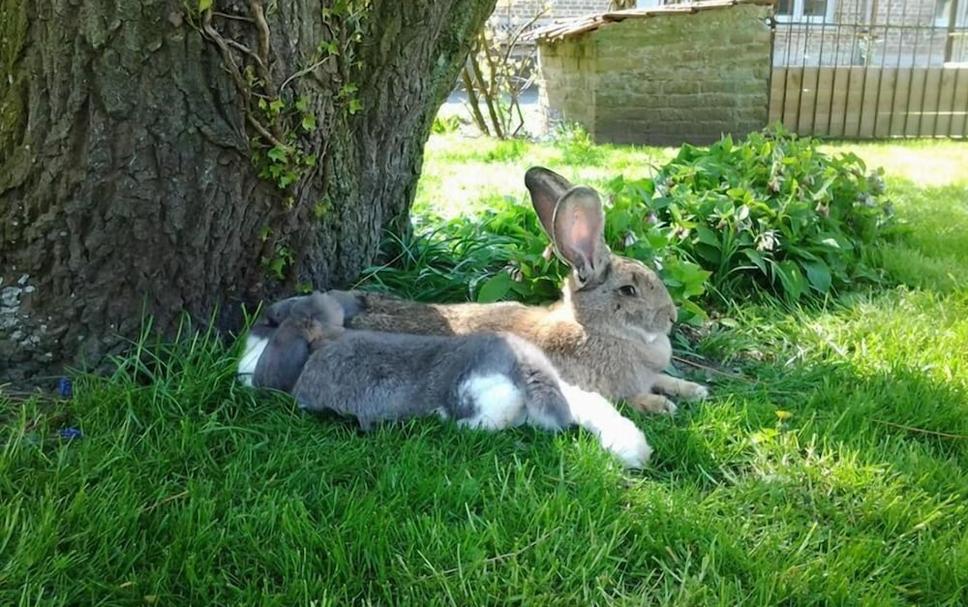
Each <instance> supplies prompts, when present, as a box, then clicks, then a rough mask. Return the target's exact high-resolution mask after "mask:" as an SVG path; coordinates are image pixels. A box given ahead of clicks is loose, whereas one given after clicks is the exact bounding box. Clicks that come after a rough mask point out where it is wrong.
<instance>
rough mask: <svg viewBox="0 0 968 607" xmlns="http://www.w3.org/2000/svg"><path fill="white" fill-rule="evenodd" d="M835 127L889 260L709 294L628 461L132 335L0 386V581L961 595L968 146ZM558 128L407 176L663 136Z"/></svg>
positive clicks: (168, 592)
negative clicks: (29, 380)
mask: <svg viewBox="0 0 968 607" xmlns="http://www.w3.org/2000/svg"><path fill="white" fill-rule="evenodd" d="M837 147H846V146H837ZM850 147H851V149H853V150H854V151H856V152H857V153H859V154H860V155H862V156H863V157H865V158H876V159H877V162H876V163H875V164H884V165H885V167H886V169H887V173H888V176H889V177H890V179H889V181H888V185H889V192H890V193H891V195H892V196H894V198H895V199H896V202H897V206H898V213H899V215H900V217H901V218H902V219H903V220H904V222H905V224H906V225H907V230H908V233H907V235H906V236H905V237H904V238H902V239H900V240H898V241H896V242H889V243H884V244H883V246H881V247H880V249H879V250H878V251H876V252H875V254H876V256H877V257H878V259H879V260H880V263H881V265H883V267H885V268H886V269H887V270H888V272H889V274H890V276H891V277H892V280H893V281H894V283H896V284H897V286H895V287H890V288H883V289H881V290H879V291H873V292H863V293H853V294H850V295H848V296H845V297H843V298H841V299H838V300H835V301H830V302H829V303H828V305H827V306H825V307H824V308H823V309H820V310H818V309H816V308H811V309H799V308H790V307H784V306H781V305H780V304H764V303H762V302H760V303H749V302H736V303H734V304H732V305H731V306H730V307H728V308H727V309H724V310H722V311H721V313H720V314H719V315H718V316H717V317H716V319H715V320H714V321H713V322H712V323H710V324H709V325H708V326H707V327H705V328H704V329H703V330H702V331H701V333H700V335H699V338H698V341H696V342H695V343H693V344H692V345H691V348H692V350H693V351H692V356H694V357H702V358H704V359H705V360H706V361H707V362H709V363H710V365H714V366H716V367H717V368H722V369H724V371H720V372H710V375H709V376H708V378H707V379H708V380H710V381H711V383H712V385H713V387H714V397H713V398H712V399H711V400H710V401H709V402H707V403H704V404H701V405H694V406H686V407H684V408H683V410H682V411H681V412H680V415H679V416H677V417H676V418H674V419H659V418H654V417H645V416H638V415H635V414H631V413H630V415H633V417H634V419H636V421H637V422H639V423H640V425H641V426H642V427H643V428H644V429H645V432H646V434H647V436H648V437H649V440H650V442H651V443H652V445H653V447H655V449H656V454H655V456H654V460H653V464H652V465H651V466H650V468H649V469H648V470H646V471H644V472H641V473H635V474H630V473H626V472H624V471H622V470H621V469H619V468H618V467H617V465H616V464H615V462H613V461H612V460H611V459H610V458H609V457H608V456H607V455H605V454H604V453H602V452H601V450H600V449H599V448H598V446H597V445H596V443H595V441H594V440H593V439H592V438H591V437H590V436H588V435H587V434H585V433H583V432H579V431H572V432H567V433H563V434H560V435H557V436H551V435H547V434H542V433H538V432H534V431H529V430H515V431H508V432H502V433H497V434H485V433H480V432H471V431H459V430H457V429H456V428H454V427H453V426H452V425H449V424H446V423H443V422H439V421H436V420H421V421H416V422H412V423H409V424H406V425H398V426H391V427H384V428H381V429H380V430H378V431H376V432H375V433H373V434H371V435H360V434H358V433H357V432H356V431H355V430H354V429H353V428H352V427H351V426H350V425H349V424H347V423H343V422H340V421H338V420H333V419H330V418H322V419H317V418H314V417H310V416H307V415H304V414H302V413H300V412H298V411H297V410H296V409H295V407H294V406H293V405H292V404H291V403H289V402H288V401H287V400H285V399H284V398H280V397H271V396H266V395H262V394H257V393H253V392H251V391H249V390H245V389H243V388H241V387H239V386H238V385H236V384H235V383H234V381H233V378H232V372H233V364H234V361H233V353H225V352H224V351H223V350H222V349H221V347H220V346H219V345H218V343H217V342H216V340H214V339H212V338H211V337H206V336H201V337H199V338H197V339H195V340H188V339H184V340H180V341H179V342H178V343H176V344H175V345H173V346H163V345H159V344H156V343H153V342H151V341H150V340H147V339H146V340H145V341H144V343H143V346H142V349H141V350H140V352H139V353H137V354H136V355H134V356H132V357H131V358H129V359H128V360H127V361H126V363H125V365H124V366H123V367H122V368H121V370H120V371H119V372H118V373H117V374H116V375H115V376H114V377H113V378H110V379H107V380H103V379H93V378H80V379H79V380H78V382H77V385H76V395H75V398H74V400H73V401H72V402H70V403H50V402H40V401H38V400H36V399H34V400H28V401H26V402H20V401H15V400H14V399H12V398H10V397H6V398H4V397H0V418H2V419H5V420H6V422H5V423H4V424H3V425H2V426H0V605H20V604H22V605H141V604H159V605H187V604H192V605H215V604H218V605H223V604H231V605H236V604H275V605H296V604H316V605H344V604H349V603H363V604H375V605H382V604H416V605H431V604H450V605H479V604H501V605H504V604H509V603H519V604H556V605H592V604H615V605H643V604H657V605H707V604H714V605H737V604H748V605H772V604H796V605H801V604H817V605H821V604H823V605H827V604H847V605H854V604H856V605H900V604H912V603H913V604H920V605H964V604H966V603H968V531H966V526H965V521H966V519H968V438H966V437H968V279H966V277H965V268H968V180H966V177H965V176H963V175H962V174H961V173H959V172H957V171H951V172H948V173H945V172H944V171H941V174H940V175H939V173H938V172H937V171H934V170H931V169H932V167H938V166H945V163H948V162H950V161H951V159H952V158H955V159H961V160H960V162H962V164H961V166H962V167H964V166H968V160H966V159H968V153H966V152H968V146H965V145H963V144H952V143H912V144H908V143H899V144H869V145H851V146H850ZM568 153H569V154H571V156H569V158H572V159H575V158H576V157H581V156H582V155H583V154H585V155H586V158H585V159H586V160H592V161H594V162H593V163H591V164H588V165H585V164H580V163H579V164H575V165H565V166H562V165H561V164H560V163H561V162H562V161H563V160H564V154H565V152H563V150H562V149H561V146H555V145H549V144H541V145H538V144H530V143H525V144H505V143H497V142H492V141H480V142H476V143H474V144H473V145H468V144H467V143H466V142H464V143H463V144H458V142H457V140H456V139H454V138H453V136H451V135H440V136H435V137H434V138H432V139H431V145H430V147H429V148H428V159H427V163H426V165H425V170H426V174H425V176H424V179H423V181H422V182H421V194H420V195H421V201H420V204H422V205H431V204H434V205H435V208H437V209H439V210H441V212H444V213H447V212H453V213H457V212H470V211H471V210H475V209H477V210H479V209H481V208H482V207H483V206H484V205H485V204H486V203H485V202H477V201H482V200H483V201H486V200H488V197H493V196H514V197H520V196H521V192H520V190H521V189H522V187H521V184H520V183H519V180H520V175H521V174H522V173H523V170H522V169H523V168H524V167H526V166H528V165H530V164H541V163H546V164H549V165H552V166H554V167H555V168H556V169H559V170H560V171H561V172H562V173H564V174H567V175H573V174H577V175H579V176H580V178H581V179H582V180H590V181H593V182H594V181H595V180H604V179H607V178H609V177H612V176H614V175H615V174H618V173H624V174H626V175H627V176H629V177H632V176H634V175H640V174H644V173H647V172H648V171H649V163H650V162H657V161H660V160H661V158H662V157H664V156H665V155H668V154H669V153H671V151H669V150H655V149H633V148H616V147H601V148H594V149H592V150H591V151H589V149H588V148H585V147H583V146H580V145H579V146H576V149H574V150H571V151H570V152H568ZM912 158H913V159H915V164H917V165H918V166H920V170H919V169H918V166H912ZM491 200H493V198H491ZM683 368H684V369H687V367H685V366H684V367H683ZM699 376H700V377H701V376H702V373H699ZM64 426H75V427H78V428H80V429H81V430H83V432H84V433H85V436H84V438H83V439H81V440H75V441H70V442H68V441H64V440H61V439H58V438H56V433H57V430H58V429H59V428H61V427H64Z"/></svg>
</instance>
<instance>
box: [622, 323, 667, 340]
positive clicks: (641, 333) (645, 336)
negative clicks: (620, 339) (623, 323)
mask: <svg viewBox="0 0 968 607" xmlns="http://www.w3.org/2000/svg"><path fill="white" fill-rule="evenodd" d="M628 329H629V330H630V331H632V333H635V335H637V336H638V338H639V339H641V340H642V341H644V342H645V343H647V344H651V343H655V340H657V339H659V337H661V336H662V334H661V333H652V332H649V331H646V330H645V329H643V328H642V327H636V326H631V327H628Z"/></svg>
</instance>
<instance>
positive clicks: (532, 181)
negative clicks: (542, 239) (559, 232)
mask: <svg viewBox="0 0 968 607" xmlns="http://www.w3.org/2000/svg"><path fill="white" fill-rule="evenodd" d="M524 187H526V188H528V192H529V193H530V194H531V205H532V206H533V207H534V212H535V213H536V214H537V215H538V219H539V220H541V226H542V227H543V228H544V230H545V233H547V234H548V238H550V239H551V240H552V241H554V240H555V231H554V217H555V207H556V206H558V201H559V200H561V197H562V196H564V195H565V192H567V191H568V190H569V189H571V182H570V181H568V180H567V179H565V178H564V177H562V176H561V175H559V174H558V173H555V172H554V171H551V170H548V169H546V168H544V167H531V168H530V169H528V172H527V173H525V174H524Z"/></svg>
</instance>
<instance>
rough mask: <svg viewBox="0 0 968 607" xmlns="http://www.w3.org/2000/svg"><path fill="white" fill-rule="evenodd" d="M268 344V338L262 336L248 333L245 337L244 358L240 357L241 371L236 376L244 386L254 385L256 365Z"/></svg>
mask: <svg viewBox="0 0 968 607" xmlns="http://www.w3.org/2000/svg"><path fill="white" fill-rule="evenodd" d="M268 345H269V340H268V338H260V337H256V336H254V335H248V336H247V337H246V338H245V351H243V353H242V358H241V359H239V371H238V373H237V374H236V377H237V378H238V380H239V381H240V382H242V385H243V386H248V387H249V388H251V387H252V378H253V376H254V375H255V366H256V365H257V364H259V359H260V358H262V352H263V351H264V350H265V349H266V346H268Z"/></svg>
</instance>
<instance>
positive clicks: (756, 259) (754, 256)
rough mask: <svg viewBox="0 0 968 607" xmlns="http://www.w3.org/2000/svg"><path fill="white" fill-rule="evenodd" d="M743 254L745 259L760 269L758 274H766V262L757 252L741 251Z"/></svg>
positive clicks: (751, 250)
mask: <svg viewBox="0 0 968 607" xmlns="http://www.w3.org/2000/svg"><path fill="white" fill-rule="evenodd" d="M743 254H744V255H746V257H747V259H749V260H750V261H752V262H753V264H754V265H755V266H756V267H757V268H759V269H760V272H763V273H764V274H766V260H764V259H763V255H761V254H760V252H759V251H756V250H754V249H743Z"/></svg>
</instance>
